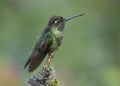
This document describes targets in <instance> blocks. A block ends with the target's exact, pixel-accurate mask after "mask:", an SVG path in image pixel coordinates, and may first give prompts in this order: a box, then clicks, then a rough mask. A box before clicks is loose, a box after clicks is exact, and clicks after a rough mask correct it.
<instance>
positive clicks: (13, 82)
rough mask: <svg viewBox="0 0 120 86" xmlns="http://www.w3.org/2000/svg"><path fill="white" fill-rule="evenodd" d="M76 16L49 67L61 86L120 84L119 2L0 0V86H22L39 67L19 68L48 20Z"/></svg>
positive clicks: (93, 0) (100, 0)
mask: <svg viewBox="0 0 120 86" xmlns="http://www.w3.org/2000/svg"><path fill="white" fill-rule="evenodd" d="M79 13H84V14H85V15H84V16H82V17H79V18H76V19H74V20H71V21H69V22H67V24H66V26H65V34H64V41H63V44H62V46H61V47H60V49H59V51H58V52H57V53H56V55H55V57H54V59H53V60H52V63H51V66H53V67H54V68H55V70H56V77H57V79H58V80H59V81H60V86H120V1H119V0H0V86H25V82H26V80H27V79H28V78H30V77H31V76H32V75H34V74H36V73H37V72H38V71H39V70H40V69H41V68H42V66H43V64H44V62H43V63H42V65H41V66H40V67H39V68H38V69H37V70H36V71H35V72H33V73H28V72H27V71H26V70H23V66H24V64H25V62H26V60H27V59H28V57H29V55H30V53H31V51H32V48H33V45H34V43H35V40H36V38H37V37H38V36H39V35H40V33H41V31H42V30H43V29H44V28H45V27H46V25H47V23H48V20H49V18H50V17H51V16H53V15H61V16H64V17H69V16H72V15H75V14H79ZM44 61H45V60H44Z"/></svg>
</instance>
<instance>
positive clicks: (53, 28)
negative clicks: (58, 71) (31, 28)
mask: <svg viewBox="0 0 120 86" xmlns="http://www.w3.org/2000/svg"><path fill="white" fill-rule="evenodd" d="M82 15H84V14H79V15H76V16H72V17H69V18H64V17H62V16H53V17H51V18H50V20H49V22H48V26H47V27H46V28H45V29H44V30H43V32H42V34H41V36H40V37H39V38H38V40H37V42H36V44H35V46H34V49H33V51H32V54H31V55H30V57H29V59H28V60H27V62H26V64H25V66H24V68H26V67H27V66H28V71H29V72H33V71H34V70H35V69H36V68H37V67H38V66H39V65H40V64H41V62H42V61H43V59H44V58H45V56H46V55H48V59H47V62H46V64H45V65H46V66H49V64H50V62H51V59H52V57H53V56H54V54H55V51H56V50H58V48H59V46H60V45H61V43H62V40H63V33H64V26H65V23H66V22H67V21H68V20H70V19H73V18H76V17H79V16H82Z"/></svg>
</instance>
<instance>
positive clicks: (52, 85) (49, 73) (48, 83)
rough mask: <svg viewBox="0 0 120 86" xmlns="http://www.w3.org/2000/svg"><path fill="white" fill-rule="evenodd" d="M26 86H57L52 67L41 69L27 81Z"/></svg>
mask: <svg viewBox="0 0 120 86" xmlns="http://www.w3.org/2000/svg"><path fill="white" fill-rule="evenodd" d="M26 85H27V86H58V80H57V79H56V78H55V70H54V69H53V68H52V67H43V69H42V70H41V71H40V72H38V73H37V74H36V75H35V76H32V78H30V79H28V81H27V82H26Z"/></svg>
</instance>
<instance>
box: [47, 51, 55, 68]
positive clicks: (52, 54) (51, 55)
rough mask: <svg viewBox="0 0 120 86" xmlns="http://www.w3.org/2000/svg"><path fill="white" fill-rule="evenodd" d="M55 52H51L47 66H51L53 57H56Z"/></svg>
mask: <svg viewBox="0 0 120 86" xmlns="http://www.w3.org/2000/svg"><path fill="white" fill-rule="evenodd" d="M54 54H55V52H52V53H50V54H49V56H48V59H47V62H46V64H45V67H49V65H50V62H51V60H52V58H53V57H54Z"/></svg>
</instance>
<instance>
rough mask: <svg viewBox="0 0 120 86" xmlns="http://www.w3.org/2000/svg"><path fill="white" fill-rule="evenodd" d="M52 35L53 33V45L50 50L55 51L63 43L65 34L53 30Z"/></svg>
mask: <svg viewBox="0 0 120 86" xmlns="http://www.w3.org/2000/svg"><path fill="white" fill-rule="evenodd" d="M51 33H52V44H51V46H50V50H51V51H54V50H57V49H58V48H59V46H60V45H61V43H62V39H63V32H62V31H60V30H58V28H52V30H51Z"/></svg>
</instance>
